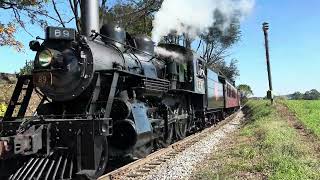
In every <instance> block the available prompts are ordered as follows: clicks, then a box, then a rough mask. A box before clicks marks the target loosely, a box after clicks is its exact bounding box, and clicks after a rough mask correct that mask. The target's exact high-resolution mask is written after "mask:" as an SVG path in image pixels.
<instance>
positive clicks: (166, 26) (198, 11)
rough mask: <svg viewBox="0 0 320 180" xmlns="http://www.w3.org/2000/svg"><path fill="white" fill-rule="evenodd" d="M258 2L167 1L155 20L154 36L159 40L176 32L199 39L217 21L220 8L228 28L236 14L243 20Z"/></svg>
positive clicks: (155, 39) (234, 0)
mask: <svg viewBox="0 0 320 180" xmlns="http://www.w3.org/2000/svg"><path fill="white" fill-rule="evenodd" d="M254 4H255V2H254V0H164V1H163V3H162V6H161V9H160V10H159V11H158V12H157V13H156V15H155V19H154V21H153V27H154V28H153V30H152V39H153V41H154V42H156V43H158V42H159V41H160V40H161V38H162V37H163V36H166V35H168V34H170V33H172V32H175V33H176V34H177V35H182V34H187V35H188V36H189V37H190V38H195V37H197V36H198V35H199V34H200V33H203V32H206V31H207V29H208V28H209V27H210V26H212V25H213V24H214V23H215V22H216V19H215V17H214V15H213V14H214V12H216V11H217V10H218V11H220V13H221V14H222V15H223V17H224V19H225V20H226V21H225V22H224V23H225V24H224V25H223V26H222V27H221V28H222V30H224V28H226V27H228V25H229V24H230V22H231V20H232V18H233V17H234V16H235V15H236V16H237V17H238V18H239V19H240V20H242V19H243V18H244V17H246V16H247V15H249V14H250V12H251V10H252V9H253V7H254Z"/></svg>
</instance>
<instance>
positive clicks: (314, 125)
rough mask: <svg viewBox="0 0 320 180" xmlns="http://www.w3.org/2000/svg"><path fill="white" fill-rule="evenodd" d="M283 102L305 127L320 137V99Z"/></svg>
mask: <svg viewBox="0 0 320 180" xmlns="http://www.w3.org/2000/svg"><path fill="white" fill-rule="evenodd" d="M283 103H284V104H285V105H286V106H287V107H288V108H289V110H290V111H291V112H293V113H294V114H295V115H296V116H297V118H298V119H299V120H300V121H301V123H302V124H303V125H304V127H305V128H307V129H308V130H310V131H311V132H312V133H314V134H315V135H316V136H317V137H319V138H320V100H317V101H307V100H289V101H283Z"/></svg>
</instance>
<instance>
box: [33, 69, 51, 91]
mask: <svg viewBox="0 0 320 180" xmlns="http://www.w3.org/2000/svg"><path fill="white" fill-rule="evenodd" d="M33 83H34V84H35V85H36V86H37V87H45V86H51V85H52V74H51V73H50V72H41V73H35V74H33Z"/></svg>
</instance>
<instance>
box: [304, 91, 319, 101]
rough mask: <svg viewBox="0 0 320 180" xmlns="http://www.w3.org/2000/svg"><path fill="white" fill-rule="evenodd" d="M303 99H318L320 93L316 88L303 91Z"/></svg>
mask: <svg viewBox="0 0 320 180" xmlns="http://www.w3.org/2000/svg"><path fill="white" fill-rule="evenodd" d="M303 99H305V100H317V99H320V93H319V92H318V91H317V90H316V89H312V90H310V91H307V92H305V93H304V96H303Z"/></svg>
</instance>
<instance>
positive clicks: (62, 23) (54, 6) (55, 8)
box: [52, 0, 66, 27]
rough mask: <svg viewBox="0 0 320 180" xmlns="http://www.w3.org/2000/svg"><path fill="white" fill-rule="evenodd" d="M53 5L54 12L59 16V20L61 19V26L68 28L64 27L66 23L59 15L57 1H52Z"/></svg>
mask: <svg viewBox="0 0 320 180" xmlns="http://www.w3.org/2000/svg"><path fill="white" fill-rule="evenodd" d="M52 4H53V9H54V11H55V12H56V14H57V16H58V18H59V21H60V24H61V25H62V26H63V27H66V26H65V25H64V22H63V20H62V18H61V16H60V13H59V11H58V9H57V6H56V3H55V0H52Z"/></svg>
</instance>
